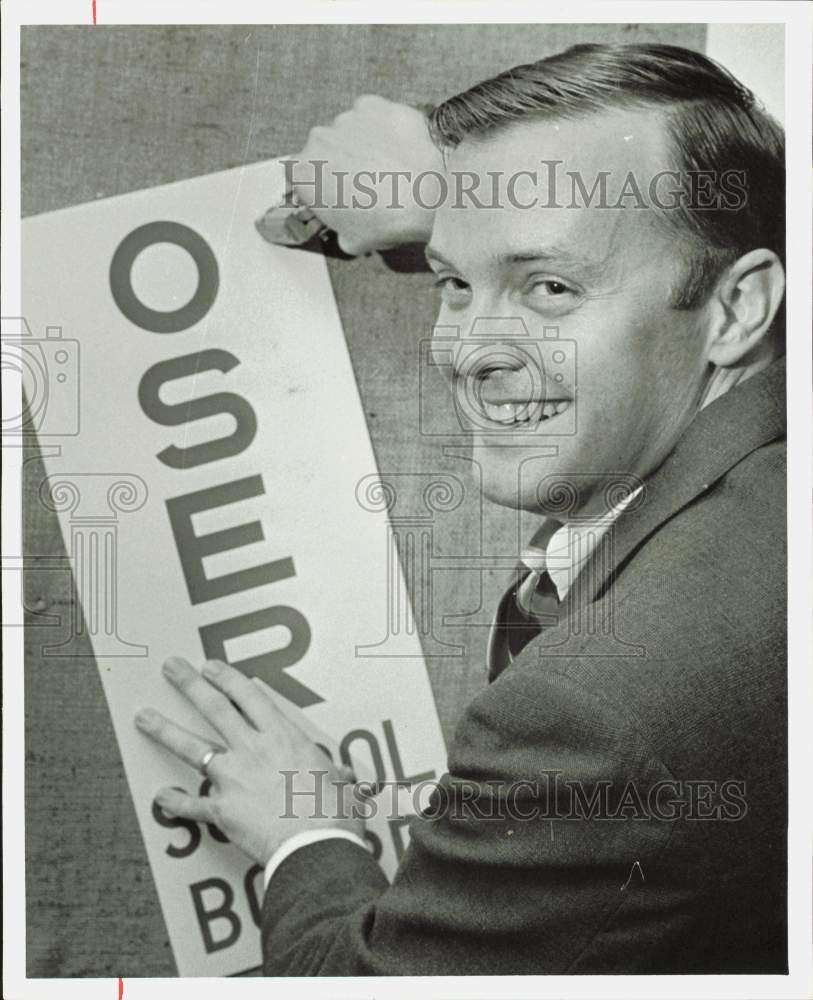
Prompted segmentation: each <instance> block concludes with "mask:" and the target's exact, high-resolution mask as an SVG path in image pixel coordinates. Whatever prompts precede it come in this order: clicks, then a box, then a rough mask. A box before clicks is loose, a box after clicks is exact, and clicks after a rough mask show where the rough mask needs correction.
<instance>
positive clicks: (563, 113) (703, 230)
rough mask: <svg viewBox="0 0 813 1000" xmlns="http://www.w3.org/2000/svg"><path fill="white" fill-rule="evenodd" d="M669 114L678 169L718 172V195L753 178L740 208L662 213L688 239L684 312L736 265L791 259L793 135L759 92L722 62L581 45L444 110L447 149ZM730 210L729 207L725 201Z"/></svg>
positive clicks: (676, 50) (439, 124)
mask: <svg viewBox="0 0 813 1000" xmlns="http://www.w3.org/2000/svg"><path fill="white" fill-rule="evenodd" d="M630 108H633V109H634V108H659V109H663V113H664V122H665V126H666V130H667V135H668V136H669V140H670V144H671V147H672V149H671V155H672V157H673V160H674V166H675V169H676V170H677V171H678V172H679V173H680V174H681V177H684V178H685V177H687V176H688V172H690V171H691V172H695V171H708V172H709V174H710V177H711V182H710V184H709V187H708V191H709V193H710V194H712V195H714V194H716V193H719V191H718V190H716V189H715V184H716V183H717V181H718V180H719V178H721V177H723V176H724V175H726V174H727V173H730V172H731V171H744V172H745V177H744V183H743V188H744V189H745V198H744V199H743V201H744V203H743V204H741V205H740V206H739V207H737V208H736V209H733V210H732V209H731V208H728V209H726V208H715V209H711V208H703V207H698V206H697V205H692V204H690V203H688V202H684V203H683V204H682V206H681V208H680V209H679V210H676V211H669V212H666V211H664V212H662V214H663V215H664V216H667V215H668V216H669V217H670V218H671V221H673V222H674V223H676V224H677V226H678V227H679V230H680V233H681V235H682V236H683V237H684V239H685V240H686V241H687V242H688V246H689V251H688V253H687V261H686V263H687V267H686V273H685V276H684V278H683V281H682V285H681V288H680V289H679V291H678V292H677V294H676V295H675V297H674V300H673V303H672V304H673V305H674V306H675V307H676V308H682V309H692V308H695V307H697V306H699V305H701V304H702V303H703V302H704V301H705V299H706V298H707V296H708V294H709V292H710V291H711V289H712V288H713V287H714V284H715V282H716V281H717V279H718V277H719V276H720V274H721V273H722V271H723V270H724V269H725V268H726V267H728V266H729V265H730V264H731V263H733V261H735V260H737V258H739V257H741V256H742V255H743V254H745V253H747V252H748V251H749V250H754V249H757V248H766V249H768V250H772V251H773V252H774V253H775V254H776V255H777V256H778V257H779V259H780V260H781V261H782V263H783V266H784V261H785V138H784V132H783V130H782V127H781V126H780V125H779V124H778V123H777V122H776V121H775V120H774V119H773V118H772V117H771V116H770V115H769V114H767V112H766V111H765V110H764V109H763V108H762V107H761V106H760V104H759V103H758V101H757V100H756V98H755V97H754V95H753V93H752V92H751V91H750V90H748V88H747V87H745V86H743V84H741V83H740V82H739V81H738V80H737V79H735V77H733V76H732V75H731V74H730V73H729V72H728V71H727V70H725V69H723V67H722V66H720V65H718V64H717V63H716V62H714V60H712V59H709V58H707V57H706V56H704V55H701V54H700V53H698V52H693V51H691V50H689V49H684V48H680V47H679V46H676V45H646V44H630V45H574V46H573V47H572V48H569V49H567V50H566V51H564V52H561V53H559V54H557V55H554V56H550V57H548V58H547V59H540V60H539V61H538V62H535V63H529V64H527V65H523V66H516V67H515V68H514V69H510V70H507V71H506V72H504V73H500V75H499V76H495V77H494V78H493V79H491V80H485V81H484V82H482V83H478V84H477V85H476V86H474V87H471V88H470V89H469V90H466V91H464V92H463V93H461V94H458V95H457V96H455V97H452V98H450V99H449V100H447V101H445V102H444V103H442V104H440V105H439V106H438V107H437V108H435V109H434V111H433V112H432V114H431V116H430V129H431V132H432V135H433V138H434V140H435V142H436V143H437V145H438V146H439V147H440V148H441V149H442V150H447V149H450V148H454V147H455V146H457V145H459V143H461V142H462V141H463V140H464V139H466V138H469V137H480V138H481V137H484V136H486V135H488V134H490V133H493V132H495V131H497V130H499V129H502V128H506V127H508V126H510V125H514V124H517V123H520V122H524V121H527V120H529V119H530V120H533V119H534V118H554V119H555V118H580V117H584V116H586V115H590V114H595V113H598V112H602V111H607V110H612V109H630ZM723 203H725V202H723Z"/></svg>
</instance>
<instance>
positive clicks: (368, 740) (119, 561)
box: [21, 163, 445, 976]
mask: <svg viewBox="0 0 813 1000" xmlns="http://www.w3.org/2000/svg"><path fill="white" fill-rule="evenodd" d="M279 184H280V176H279V168H278V165H276V164H273V163H271V164H258V165H255V166H250V167H247V168H244V169H238V170H232V171H227V172H224V173H219V174H214V175H211V176H208V177H201V178H196V179H193V180H189V181H182V182H180V183H177V184H170V185H168V186H166V187H161V188H156V189H152V190H149V191H140V192H136V193H134V194H128V195H124V196H121V197H117V198H111V199H108V200H105V201H99V202H96V203H94V204H90V205H81V206H78V207H76V208H70V209H66V210H64V211H60V212H53V213H49V214H47V215H42V216H39V217H35V218H32V219H29V220H26V222H25V223H24V225H23V304H24V316H25V319H26V321H27V324H28V333H27V332H26V330H25V326H24V324H23V325H22V327H21V330H22V334H21V338H22V344H21V350H22V351H23V353H25V352H26V351H28V352H29V354H30V358H31V359H32V362H33V361H34V360H36V365H37V366H38V368H37V370H38V371H39V372H40V375H39V376H37V375H36V373H35V374H34V376H33V380H34V383H36V381H37V378H38V377H40V378H42V377H44V378H45V379H46V380H47V384H46V385H44V386H42V385H41V386H39V387H37V386H36V385H34V386H33V389H34V394H35V395H37V393H36V390H37V388H39V389H41V390H42V393H41V394H40V396H39V397H38V402H37V404H36V406H37V407H38V408H39V411H38V413H39V415H38V416H37V420H38V421H39V425H38V426H39V430H40V440H41V443H42V444H43V445H44V446H45V454H46V467H47V472H48V478H47V480H46V482H45V483H44V484H43V488H42V490H41V491H40V494H41V500H42V502H44V503H46V504H47V505H49V506H51V507H52V508H53V509H56V510H57V512H58V515H59V518H60V523H61V527H62V531H63V534H64V537H65V541H66V545H67V547H68V552H69V553H70V558H71V565H72V569H73V572H74V576H75V579H76V584H77V590H78V594H79V597H80V600H81V603H82V606H83V610H84V619H83V623H81V624H76V625H75V628H77V629H78V628H80V627H82V628H84V629H85V630H86V632H87V633H88V635H89V637H90V639H91V641H92V643H93V647H94V652H95V655H96V659H97V662H98V667H99V671H100V673H101V678H102V681H103V684H104V689H105V693H106V695H107V700H108V704H109V707H110V712H111V715H112V719H113V724H114V727H115V731H116V736H117V738H118V742H119V745H120V747H121V753H122V757H123V760H124V765H125V769H126V772H127V778H128V781H129V784H130V789H131V792H132V796H133V800H134V802H135V807H136V812H137V814H138V819H139V822H140V825H141V831H142V834H143V837H144V841H145V843H146V847H147V854H148V856H149V860H150V864H151V865H152V870H153V875H154V878H155V882H156V885H157V888H158V894H159V897H160V900H161V906H162V908H163V912H164V917H165V919H166V924H167V928H168V931H169V936H170V939H171V942H172V947H173V949H174V954H175V958H176V961H177V965H178V970H179V972H180V974H181V975H201V976H217V975H228V974H232V973H238V972H242V971H246V970H248V969H251V968H253V967H256V966H257V965H258V964H259V962H260V950H259V935H258V932H257V925H258V920H259V906H260V904H261V901H262V875H261V873H260V871H259V868H258V866H252V864H251V863H250V862H249V861H248V860H247V859H246V858H245V857H244V856H243V855H242V854H241V853H240V852H239V851H238V850H237V849H236V848H235V847H233V846H232V845H230V844H228V843H224V842H223V836H222V834H221V833H220V831H218V830H216V829H214V830H213V829H211V828H209V827H206V826H199V825H198V824H195V823H189V822H187V821H180V820H171V819H170V818H168V817H166V816H165V815H163V814H162V813H161V812H160V810H157V809H154V808H153V797H154V795H155V792H156V791H157V789H158V788H159V787H160V786H162V785H166V784H170V785H176V786H179V787H183V788H186V789H188V790H190V791H197V790H198V788H199V787H200V785H201V777H200V775H198V774H196V773H195V772H193V771H191V770H190V769H188V768H185V767H184V766H183V765H181V764H178V763H177V762H175V761H174V760H172V759H170V757H169V755H168V754H167V753H165V752H163V751H162V750H161V749H160V748H158V747H157V746H155V745H153V744H151V743H150V742H149V741H148V740H147V739H146V738H145V737H144V736H142V735H141V734H140V733H138V731H137V730H136V729H135V727H134V725H133V721H132V720H133V715H134V713H135V711H136V710H137V709H138V708H139V707H141V706H147V705H151V706H154V707H157V708H160V709H161V710H162V711H164V712H165V713H166V714H168V715H170V716H172V717H174V718H176V719H177V720H178V721H179V722H180V723H181V724H182V725H185V726H187V727H188V728H191V729H196V730H197V731H201V723H200V720H199V719H198V718H197V717H196V715H195V713H194V712H193V711H192V710H191V708H190V707H189V706H188V705H186V704H185V703H184V701H183V699H182V698H181V697H180V696H178V695H177V694H175V693H174V692H173V690H172V689H171V688H170V687H169V685H168V684H167V683H166V681H165V680H164V679H163V678H162V676H161V664H162V662H163V660H164V659H165V658H166V657H168V656H170V655H179V656H184V657H186V658H187V659H189V660H190V661H192V662H193V663H200V662H201V661H202V660H203V659H204V658H205V657H207V656H208V657H224V658H227V659H228V660H229V661H230V662H231V663H233V664H236V665H238V666H239V667H240V668H241V669H242V670H244V671H245V672H246V673H247V674H250V675H252V676H256V677H259V678H261V679H262V680H263V681H264V682H265V683H266V684H267V685H268V686H269V688H270V689H271V690H272V691H273V692H275V697H276V698H277V699H278V700H280V701H282V703H283V704H284V705H286V706H287V708H288V709H290V710H291V711H293V712H294V713H296V714H300V715H301V716H302V717H303V718H304V719H305V723H306V725H307V726H309V727H311V730H312V731H322V732H324V733H325V734H327V737H328V741H329V742H330V743H331V744H332V746H333V749H334V752H337V750H338V752H340V753H341V755H342V757H343V758H344V759H346V760H348V759H351V758H352V759H353V760H354V761H355V762H356V763H357V764H360V765H361V767H362V770H367V771H368V772H369V773H370V774H371V775H375V776H376V777H377V778H378V779H379V780H381V779H386V780H393V779H404V778H407V779H409V778H415V779H416V780H417V779H419V778H429V777H432V776H439V775H440V772H441V770H442V769H443V766H444V760H445V750H444V746H443V740H442V736H441V732H440V727H439V725H438V719H437V715H436V711H435V706H434V702H433V699H432V693H431V689H430V686H429V682H428V678H427V675H426V670H425V667H424V663H423V660H422V657H421V649H420V644H419V639H418V636H417V634H415V632H414V630H412V631H411V634H404V635H402V636H401V637H400V641H399V656H398V658H388V657H386V656H375V655H367V654H369V653H370V652H371V650H370V649H369V647H373V649H372V653H373V654H374V653H375V649H374V647H375V645H376V643H378V642H380V641H381V640H382V639H383V638H384V637H385V635H386V632H387V628H388V620H389V619H388V589H390V588H388V579H389V577H388V573H390V572H391V567H390V568H388V565H387V559H388V553H389V552H390V538H389V536H388V530H389V529H388V523H387V513H386V510H385V509H383V502H381V501H382V500H383V498H384V497H385V493H384V492H382V491H378V492H377V491H376V489H375V488H374V486H373V487H372V488H371V486H370V484H371V482H374V480H371V479H370V478H369V477H370V476H372V475H374V474H375V471H376V467H375V461H374V457H373V452H372V448H371V446H370V441H369V438H368V434H367V428H366V425H365V421H364V415H363V412H362V408H361V405H360V401H359V397H358V393H357V389H356V384H355V380H354V377H353V372H352V368H351V365H350V359H349V356H348V352H347V348H346V345H345V342H344V337H343V335H342V329H341V325H340V321H339V316H338V313H337V311H336V306H335V302H334V298H333V294H332V290H331V287H330V283H329V279H328V274H327V268H326V265H325V262H324V260H323V259H322V258H321V257H320V256H319V255H317V254H311V253H307V252H301V251H292V250H287V249H283V248H280V247H273V246H269V245H268V244H267V243H265V242H264V241H263V240H262V239H261V238H260V237H259V236H258V234H257V232H256V231H255V228H254V225H253V222H254V219H255V218H257V217H258V216H259V215H261V214H262V212H263V210H264V209H265V208H266V207H267V206H268V205H269V204H271V203H272V202H273V201H274V199H275V197H276V195H277V194H278V193H279ZM26 336H28V338H29V340H28V341H26ZM43 373H44V376H43ZM31 390H32V387H31V386H29V393H30V392H31ZM32 405H33V403H32ZM360 484H361V485H360ZM28 502H29V503H35V502H39V501H38V499H37V498H36V497H28ZM394 584H395V585H396V586H399V585H400V588H401V596H400V597H399V600H401V601H402V600H403V581H402V580H399V573H398V570H397V569H396V571H395V576H394ZM357 647H368V648H366V649H365V650H362V651H361V652H362V654H364V655H357ZM52 652H53V653H54V655H57V656H59V655H63V656H64V655H65V652H66V650H59V649H57V650H55V651H52ZM404 654H406V655H404ZM63 662H64V661H63ZM65 710H66V711H70V706H68V705H66V706H65ZM314 727H315V730H314ZM381 813H382V815H380V816H379V817H378V818H377V819H376V820H375V821H374V822H373V823H372V824H371V826H370V833H371V835H372V836H371V844H373V845H374V846H375V848H376V851H377V852H379V853H380V860H381V863H382V865H383V867H384V869H385V870H386V871H387V872H388V873H390V874H391V873H392V871H393V870H394V868H395V866H396V863H397V858H398V856H399V855H400V853H402V851H403V847H404V845H405V841H406V836H407V833H406V829H405V826H404V823H403V822H402V821H398V820H396V821H394V822H391V821H390V820H388V818H387V817H386V815H385V814H384V813H385V810H383V809H382V810H381Z"/></svg>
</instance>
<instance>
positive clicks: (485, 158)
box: [427, 111, 708, 513]
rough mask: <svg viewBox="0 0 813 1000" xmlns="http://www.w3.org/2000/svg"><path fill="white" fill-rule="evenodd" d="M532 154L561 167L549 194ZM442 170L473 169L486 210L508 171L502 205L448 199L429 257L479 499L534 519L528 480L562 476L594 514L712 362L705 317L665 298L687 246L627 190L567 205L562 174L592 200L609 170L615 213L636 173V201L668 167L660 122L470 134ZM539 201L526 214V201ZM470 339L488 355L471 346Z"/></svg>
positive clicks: (675, 423) (674, 429)
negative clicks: (451, 335) (465, 408)
mask: <svg viewBox="0 0 813 1000" xmlns="http://www.w3.org/2000/svg"><path fill="white" fill-rule="evenodd" d="M542 160H546V161H553V160H558V161H562V162H561V163H560V164H559V165H558V167H557V182H558V185H557V191H556V192H555V194H554V192H552V191H550V190H549V187H548V169H547V168H546V167H545V166H544V165H543V164H542V163H541V162H540V161H542ZM447 166H448V170H449V172H450V174H454V173H459V172H463V171H466V172H469V173H473V174H476V175H477V176H478V178H479V179H480V181H481V183H480V186H479V188H478V189H477V190H478V191H479V197H480V200H481V202H482V201H488V196H487V195H486V192H490V191H491V184H492V183H493V182H492V180H491V178H490V177H489V174H490V172H499V175H500V176H501V177H502V178H503V181H502V188H501V198H500V203H501V205H502V207H500V208H496V209H495V208H483V207H478V206H476V205H474V204H472V202H471V200H470V199H463V206H462V207H454V200H453V199H451V198H450V199H447V201H446V203H445V204H444V205H443V206H442V207H441V208H440V209H439V210H438V212H437V214H436V218H435V225H434V230H433V234H432V240H431V245H430V247H429V248H428V250H427V255H428V258H429V261H430V264H431V266H432V268H433V270H434V271H435V273H436V274H437V276H438V281H439V285H440V287H441V298H442V304H441V308H440V313H439V316H438V320H437V323H438V325H439V326H445V327H458V328H459V336H460V338H461V339H462V340H463V341H464V344H465V347H464V349H462V350H458V351H457V352H456V357H455V364H454V368H453V372H452V379H453V383H454V384H453V389H454V391H455V392H456V393H457V394H458V398H460V399H462V398H465V399H467V400H469V401H471V400H474V401H475V402H474V405H475V406H476V407H477V408H478V416H479V419H478V420H477V421H475V423H476V424H477V426H475V427H474V429H473V430H472V435H473V439H472V440H473V449H474V450H473V457H474V460H475V461H476V462H477V463H479V465H480V468H481V475H482V488H483V492H484V493H485V495H486V496H487V497H489V498H490V499H492V500H494V501H496V502H498V503H501V504H505V505H508V506H516V507H521V508H523V509H525V510H531V511H541V512H544V511H545V509H546V507H545V504H544V501H540V495H539V494H540V491H539V489H538V485H539V483H540V482H541V481H542V480H544V479H546V477H549V476H551V475H555V476H556V477H557V478H560V477H561V478H565V479H567V478H568V477H573V479H574V481H575V482H577V483H578V487H579V490H580V496H581V500H580V508H581V510H582V511H583V512H587V511H591V512H598V511H599V510H601V509H603V507H604V500H603V490H604V486H605V485H606V483H607V477H608V476H612V475H613V474H616V473H621V474H625V475H629V474H631V475H634V476H636V477H638V478H639V479H644V478H645V477H646V476H647V475H648V474H649V473H651V472H652V471H653V470H654V469H655V468H656V467H657V466H658V465H659V464H660V462H661V461H662V460H663V459H664V458H665V457H666V455H667V454H668V453H669V452H670V451H671V450H672V448H673V447H674V444H675V442H676V440H677V437H678V436H679V434H680V433H681V432H682V430H683V429H684V428H685V426H686V423H687V422H688V421H689V420H690V419H691V417H692V416H693V414H694V413H695V411H696V408H697V404H698V400H699V395H700V392H701V389H702V385H703V381H704V375H705V373H706V372H707V368H708V364H707V360H706V356H705V347H706V344H705V342H706V339H707V337H706V322H705V311H704V310H703V309H700V310H697V311H685V310H676V309H674V308H672V307H671V305H670V303H671V301H672V300H673V296H674V294H675V292H676V290H677V289H678V288H679V287H680V282H681V280H682V277H683V275H684V274H685V260H686V257H685V254H686V245H685V244H683V243H681V242H680V241H679V240H678V238H677V236H676V234H673V233H671V232H670V229H669V228H668V227H665V226H664V225H663V221H662V219H661V220H658V219H657V218H656V209H654V208H652V207H648V208H636V207H635V204H636V199H635V198H632V197H628V198H626V199H625V200H624V201H623V202H622V204H623V205H624V206H625V207H623V208H613V207H606V206H605V207H600V206H599V205H598V196H596V198H595V200H594V202H593V203H592V204H590V205H589V206H586V205H585V199H584V198H581V197H578V196H577V199H576V203H575V207H574V203H573V201H572V198H571V179H570V177H569V173H573V172H577V173H578V174H579V175H580V176H581V178H582V180H583V182H584V184H585V186H586V190H587V192H589V191H590V190H591V188H592V186H593V184H594V182H595V179H596V177H597V176H598V175H599V173H600V172H601V171H609V172H610V177H609V178H608V181H607V190H608V193H609V197H608V202H609V204H610V205H613V204H614V203H615V201H616V200H617V196H618V194H619V192H620V191H621V188H622V186H623V183H624V180H625V178H627V176H628V174H629V173H630V172H632V173H633V174H634V175H635V178H636V180H637V182H638V187H639V188H640V189H641V191H642V192H643V193H644V196H645V197H647V191H648V185H649V181H650V179H651V178H652V177H654V176H655V175H656V174H658V172H659V171H663V170H670V169H673V163H672V160H671V158H670V156H669V153H668V150H667V142H666V138H665V136H664V132H663V126H662V124H661V122H660V120H659V118H658V115H657V114H656V113H652V112H647V111H636V112H629V113H626V112H618V113H615V114H609V115H602V116H591V117H588V118H584V119H582V120H578V121H566V120H560V121H534V122H531V123H522V124H519V125H515V126H512V127H511V128H509V129H506V130H503V131H501V132H498V133H495V134H494V135H493V136H489V137H487V138H485V139H471V140H467V141H465V142H464V143H462V144H461V145H460V146H458V147H457V148H456V149H455V150H453V151H452V152H451V153H450V154H449V157H448V162H447ZM520 171H530V172H532V173H536V175H537V177H538V180H534V181H531V180H530V179H526V178H522V179H521V180H520V181H518V182H517V183H516V184H515V188H514V191H513V201H514V204H513V205H512V204H508V203H507V202H506V181H507V178H509V177H510V176H512V175H518V173H519V172H520ZM492 176H493V175H492ZM450 183H451V178H450ZM451 190H454V188H453V187H452V188H451ZM659 190H660V191H661V196H662V198H663V189H662V188H661V189H659ZM577 192H578V189H577ZM534 198H536V199H538V202H539V205H538V206H537V207H534V208H523V207H521V206H522V204H527V203H528V202H530V201H532V199H534ZM665 200H666V199H665V198H664V201H665ZM549 204H551V205H553V206H554V207H547V206H548V205H549ZM557 204H558V205H559V206H560V207H555V206H556V205H557ZM541 206H545V207H541ZM477 320H479V322H477V324H476V326H475V321H477ZM509 320H510V321H512V322H513V327H514V332H516V330H520V331H521V329H522V323H524V325H525V328H527V332H528V334H529V335H530V336H529V337H526V338H525V340H526V341H527V342H528V344H527V345H523V342H522V341H521V340H519V341H518V342H517V343H518V344H519V345H522V346H520V348H519V349H517V343H515V345H514V346H510V344H509V343H508V341H509V340H510V339H511V336H512V332H511V327H512V323H509V322H508V321H509ZM518 320H521V321H522V322H521V323H518V322H517V321H518ZM546 328H547V330H546ZM552 328H558V334H557V333H556V331H555V329H552ZM552 333H553V336H551V334H552ZM483 334H486V335H493V339H489V336H486V337H483ZM447 335H448V333H447ZM472 336H474V337H475V338H476V343H477V344H478V345H482V344H486V345H488V346H486V349H485V350H484V349H483V347H482V346H478V347H477V348H476V350H474V352H472V350H471V348H472V344H473V341H472V339H471V338H472ZM557 339H558V341H561V342H562V343H561V345H560V344H557ZM568 342H571V343H572V344H575V359H574V361H575V372H574V367H573V366H574V361H573V360H571V358H572V355H573V353H574V352H573V348H572V346H571V343H568ZM491 345H493V347H492V346H491ZM529 346H530V347H531V350H530V351H529V350H528V347H529ZM489 351H491V352H493V357H492V360H491V361H489V360H488V357H487V355H488V352H489ZM534 354H535V355H536V357H537V358H541V366H540V365H539V363H538V362H536V363H535V362H533V360H532V355H534ZM563 354H564V355H567V359H568V360H566V361H565V362H564V363H562V357H563ZM474 357H476V359H477V363H476V364H474V363H472V360H471V359H472V358H474ZM467 359H468V360H467ZM557 359H558V361H557ZM557 375H558V380H557ZM438 405H449V400H448V399H447V400H444V401H443V402H442V403H441V401H439V402H438ZM569 410H570V412H568V411H569ZM557 411H558V412H557ZM574 418H575V423H574ZM574 427H575V433H574ZM576 477H578V478H576ZM586 483H592V484H594V488H593V490H592V493H591V488H590V487H589V486H588V487H587V488H585V484H586ZM548 512H549V513H553V512H554V511H553V508H548Z"/></svg>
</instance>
